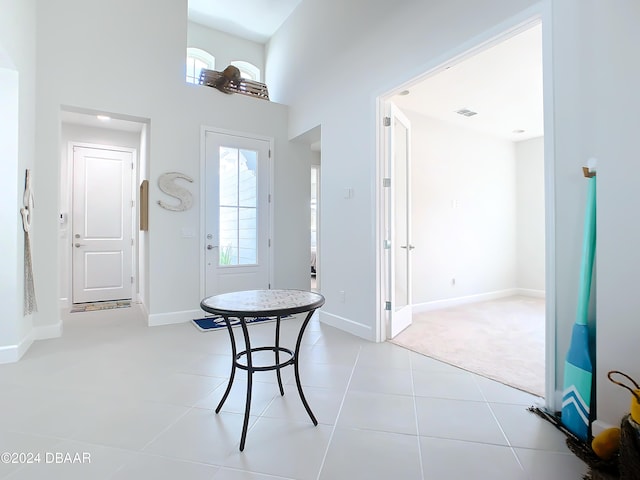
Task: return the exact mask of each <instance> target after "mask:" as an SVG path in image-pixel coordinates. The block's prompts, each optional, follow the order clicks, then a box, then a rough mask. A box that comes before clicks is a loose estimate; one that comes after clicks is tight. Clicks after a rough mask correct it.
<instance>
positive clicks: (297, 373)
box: [293, 310, 318, 425]
mask: <svg viewBox="0 0 640 480" xmlns="http://www.w3.org/2000/svg"><path fill="white" fill-rule="evenodd" d="M314 312H315V310H311V311H310V312H309V313H308V314H307V317H306V318H305V319H304V322H303V323H302V327H301V328H300V333H298V339H297V340H296V350H295V352H294V358H293V371H294V373H295V377H296V386H297V387H298V394H299V395H300V400H302V404H303V405H304V408H305V410H306V411H307V413H308V414H309V417H310V418H311V421H312V422H313V424H314V425H318V420H316V417H315V415H314V414H313V412H312V411H311V407H309V403H307V399H306V398H305V396H304V392H303V391H302V384H301V383H300V368H299V366H298V359H299V357H300V344H301V343H302V335H304V330H305V329H306V328H307V324H308V323H309V320H311V317H312V316H313V313H314Z"/></svg>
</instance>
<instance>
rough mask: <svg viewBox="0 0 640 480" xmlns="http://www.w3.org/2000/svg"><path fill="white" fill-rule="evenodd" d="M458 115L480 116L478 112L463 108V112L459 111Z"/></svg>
mask: <svg viewBox="0 0 640 480" xmlns="http://www.w3.org/2000/svg"><path fill="white" fill-rule="evenodd" d="M456 113H457V114H458V115H463V116H465V117H473V116H474V115H477V114H478V112H474V111H473V110H469V109H468V108H463V109H461V110H458V111H457V112H456Z"/></svg>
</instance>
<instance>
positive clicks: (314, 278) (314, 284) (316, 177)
mask: <svg viewBox="0 0 640 480" xmlns="http://www.w3.org/2000/svg"><path fill="white" fill-rule="evenodd" d="M314 158H316V157H315V156H314ZM319 160H320V159H319V155H318V163H317V164H314V163H312V165H311V212H310V216H311V227H310V228H311V268H310V270H311V272H310V273H311V291H312V292H319V291H320V275H319V269H318V265H319V264H320V262H319V261H318V252H319V248H318V247H319V242H318V239H319V238H320V163H319Z"/></svg>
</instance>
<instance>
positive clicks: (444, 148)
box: [380, 20, 552, 397]
mask: <svg viewBox="0 0 640 480" xmlns="http://www.w3.org/2000/svg"><path fill="white" fill-rule="evenodd" d="M542 92H543V77H542V28H541V24H540V22H539V20H538V21H536V22H535V23H533V24H532V23H529V24H527V25H525V26H522V27H521V28H518V29H517V30H515V31H512V32H509V33H508V34H505V35H504V36H503V37H502V38H500V39H498V40H496V41H495V42H493V43H492V45H491V46H489V47H487V48H484V49H482V50H481V51H479V52H474V54H473V55H471V54H469V55H467V56H465V57H464V58H463V59H459V60H457V61H456V62H455V63H451V64H447V65H443V66H441V67H439V68H438V69H436V70H435V71H433V72H430V73H429V74H426V75H425V76H424V77H422V78H421V79H419V80H417V81H413V82H411V83H410V84H406V85H403V86H402V88H401V89H400V88H398V89H397V90H396V91H394V92H393V93H391V94H390V95H388V96H386V97H385V98H384V99H382V100H383V102H384V103H386V104H389V103H391V104H393V105H394V106H395V107H397V108H398V109H399V110H400V111H401V112H402V113H403V114H404V115H406V116H407V117H408V119H409V121H410V125H411V127H410V128H411V130H412V138H413V140H412V141H411V149H412V158H413V162H412V163H411V169H412V170H411V171H412V175H411V179H410V184H411V185H412V186H413V188H412V191H413V192H414V193H412V194H411V196H410V199H409V202H410V205H411V209H412V210H413V214H412V215H411V225H412V228H411V230H410V231H411V232H412V235H411V238H409V239H407V240H405V241H404V243H405V244H406V245H412V246H415V250H413V251H412V252H411V255H410V257H412V259H411V260H410V265H411V266H412V267H413V269H412V270H413V274H412V275H411V278H410V281H411V283H412V287H410V288H411V294H412V295H411V297H412V303H411V311H412V321H413V323H412V325H411V326H408V327H407V328H406V329H405V330H404V331H402V332H401V333H399V334H398V335H397V336H396V337H395V338H394V340H392V341H394V342H395V343H398V344H401V345H403V346H405V347H407V348H410V349H412V350H415V351H418V352H419V353H423V354H425V355H428V356H431V357H433V358H436V359H438V360H443V361H445V362H448V363H451V364H454V365H456V366H460V367H462V368H465V369H467V370H471V371H475V372H476V373H479V374H481V375H484V376H487V377H489V378H493V379H495V380H498V381H501V382H502V383H506V384H510V385H511V386H514V387H516V388H520V389H522V390H525V391H528V392H530V393H533V394H534V395H537V396H540V397H544V396H545V380H546V379H545V374H546V368H545V356H546V347H545V338H548V337H547V336H546V331H545V327H546V316H545V311H546V305H545V300H544V298H545V289H546V287H545V279H546V278H547V274H546V272H545V262H546V255H547V254H546V252H545V222H546V218H545V198H544V196H545V183H546V182H545V173H544V170H545V169H544V165H545V158H544V151H545V149H544V125H543V112H544V108H543V95H542ZM380 111H384V109H383V108H382V107H381V108H380ZM387 111H388V110H387ZM382 123H383V122H382V119H381V124H382ZM386 124H391V125H392V124H393V116H391V117H390V119H389V120H388V121H387V122H386ZM385 128H386V127H385ZM388 130H390V128H389V129H388ZM387 136H388V135H385V138H387ZM386 150H391V149H389V148H388V146H387V147H386ZM392 175H393V172H392ZM387 183H388V184H389V186H390V188H393V186H394V185H397V184H398V183H399V182H398V180H397V179H395V180H394V179H393V178H390V180H389V181H388V182H387ZM389 196H390V197H391V198H394V197H396V195H395V194H394V193H391V194H390V195H389ZM387 209H388V210H392V209H393V208H392V207H388V206H387ZM385 218H386V217H385ZM381 223H384V222H383V221H382V220H381ZM391 230H392V229H391ZM391 230H390V231H391ZM387 235H389V234H388V233H387ZM396 238H397V237H396V235H391V236H390V237H389V238H385V239H384V240H385V242H386V241H387V240H389V245H385V248H386V249H387V250H390V251H393V250H394V242H395V240H396ZM396 243H397V242H396ZM399 246H400V247H402V245H399ZM383 263H384V262H383ZM397 272H398V267H397V266H396V265H395V264H393V263H392V264H391V266H390V267H389V270H388V271H387V272H385V273H383V276H384V278H383V279H382V280H381V281H382V282H387V291H388V292H393V290H394V281H396V280H394V277H396V279H397ZM550 293H552V292H550ZM389 298H391V294H389V295H388V296H387V298H386V300H389ZM388 303H391V305H389V304H387V305H385V307H384V308H385V312H384V314H383V315H381V317H382V318H384V319H385V320H386V321H387V322H388V325H387V328H381V331H394V330H397V329H394V328H393V326H394V318H393V317H394V311H395V309H394V306H393V304H392V303H393V302H388ZM499 312H502V313H499ZM484 320H491V321H492V322H494V323H493V324H492V323H491V322H489V323H483V322H484ZM492 325H493V326H492ZM516 327H517V328H521V329H522V330H521V334H520V335H513V337H511V336H509V333H510V332H513V330H515V328H516ZM534 327H535V328H534ZM482 332H486V333H488V334H487V335H486V338H487V341H488V342H489V343H487V344H484V345H482V344H481V343H482V342H480V339H479V333H482ZM500 332H503V333H502V334H501V333H500ZM387 339H389V340H390V339H391V336H390V335H387ZM494 340H496V343H491V342H492V341H494ZM520 340H522V341H523V342H522V343H521V344H518V343H514V342H517V341H520ZM460 342H462V343H460ZM507 345H508V346H509V347H510V350H511V351H512V352H513V355H515V360H513V359H511V358H508V357H507V356H506V355H507V353H505V352H506V350H507V348H505V346H507ZM475 347H478V348H479V349H484V350H478V351H475V350H474V348H475ZM453 352H455V354H454V353H453ZM478 352H480V353H481V354H480V355H479V354H478ZM493 352H497V353H498V354H497V355H496V356H495V357H494V358H493V359H492V360H493V361H492V363H491V362H487V364H486V365H478V363H479V362H478V360H483V359H486V358H488V357H491V355H488V354H487V353H493ZM500 354H503V356H500ZM489 360H491V359H489ZM480 363H482V362H480ZM514 364H519V365H521V367H522V368H521V369H520V370H518V371H515V372H507V371H506V370H509V369H507V368H505V366H508V367H513V366H514ZM492 369H493V370H492ZM518 377H521V378H520V379H521V380H526V381H524V382H520V381H516V380H517V379H518ZM523 377H526V378H523ZM514 378H515V379H516V380H513V379H514ZM510 379H511V380H510Z"/></svg>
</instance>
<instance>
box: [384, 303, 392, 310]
mask: <svg viewBox="0 0 640 480" xmlns="http://www.w3.org/2000/svg"><path fill="white" fill-rule="evenodd" d="M384 309H385V310H387V311H391V302H385V303H384Z"/></svg>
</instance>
